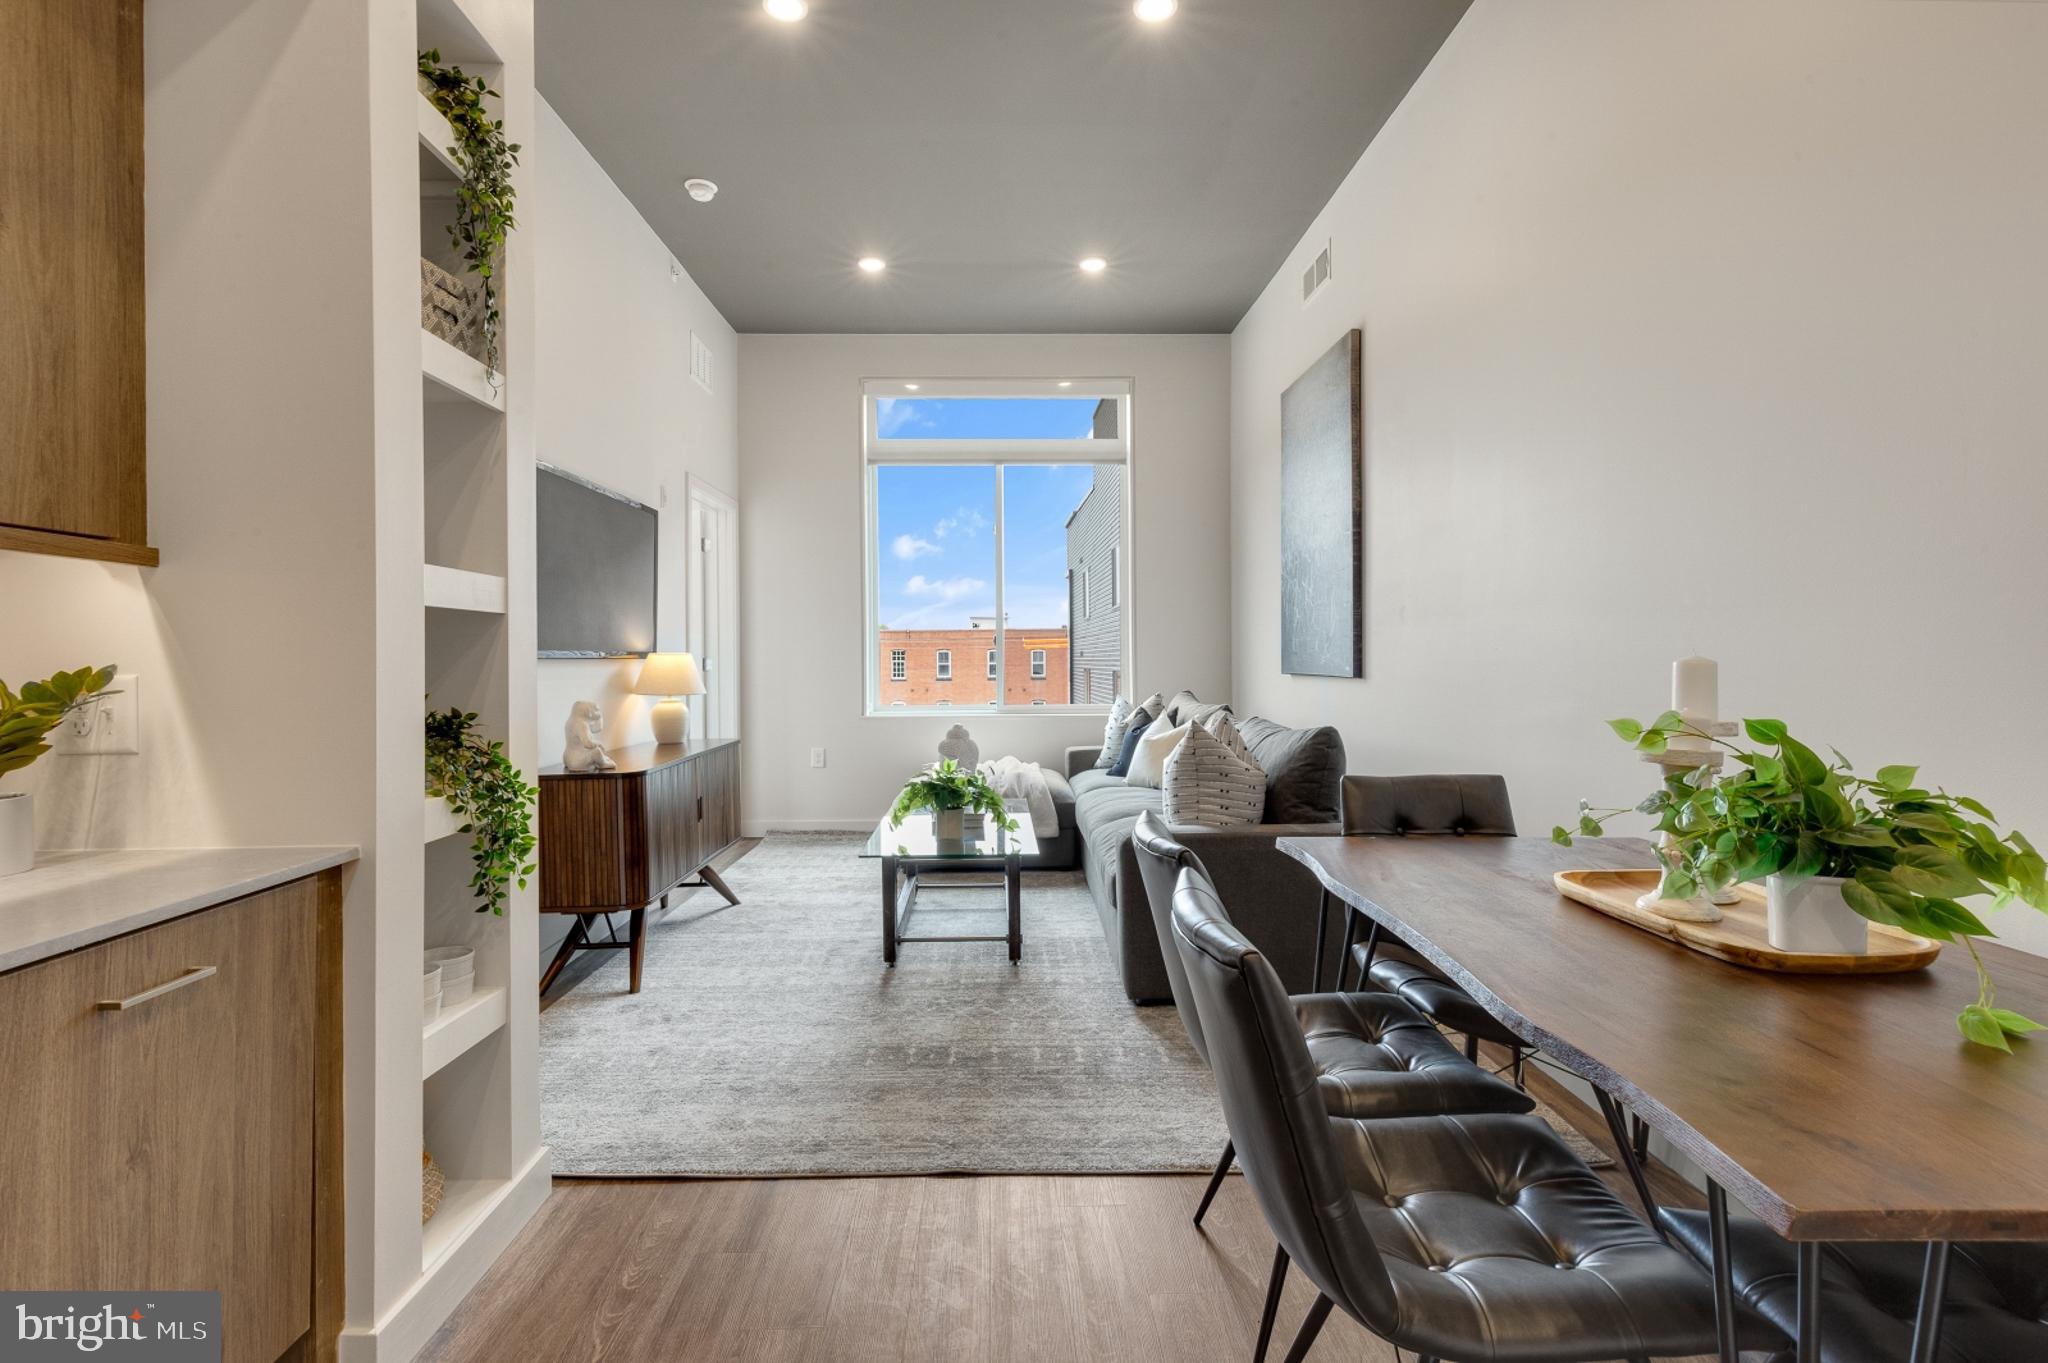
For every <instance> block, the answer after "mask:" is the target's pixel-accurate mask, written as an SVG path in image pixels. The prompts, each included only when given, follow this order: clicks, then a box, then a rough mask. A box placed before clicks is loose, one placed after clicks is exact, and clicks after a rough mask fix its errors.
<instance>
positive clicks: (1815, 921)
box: [1764, 876, 1870, 956]
mask: <svg viewBox="0 0 2048 1363" xmlns="http://www.w3.org/2000/svg"><path fill="white" fill-rule="evenodd" d="M1847 883H1848V882H1847V881H1845V880H1843V879H1842V878H1841V877H1839V876H1811V877H1809V878H1807V879H1805V880H1801V881H1795V882H1792V883H1789V884H1788V883H1787V882H1786V880H1785V878H1784V877H1783V876H1771V877H1769V878H1768V879H1767V880H1765V881H1764V889H1765V891H1766V893H1767V894H1768V895H1769V903H1768V906H1767V922H1768V925H1769V932H1770V939H1771V945H1772V946H1774V947H1776V948H1777V949H1778V950H1780V951H1803V952H1811V953H1815V954H1825V955H1830V956H1863V955H1867V954H1868V953H1869V951H1870V920H1869V919H1867V918H1865V917H1864V916H1863V915H1862V914H1859V913H1857V912H1856V910H1854V909H1852V908H1850V907H1849V901H1848V900H1846V899H1844V898H1842V886H1843V885H1845V884H1847Z"/></svg>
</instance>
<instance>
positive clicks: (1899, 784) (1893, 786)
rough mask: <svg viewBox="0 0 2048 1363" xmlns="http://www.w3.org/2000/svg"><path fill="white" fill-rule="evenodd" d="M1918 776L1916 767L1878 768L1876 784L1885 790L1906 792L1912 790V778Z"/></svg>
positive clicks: (1918, 772) (1918, 770) (1918, 771)
mask: <svg viewBox="0 0 2048 1363" xmlns="http://www.w3.org/2000/svg"><path fill="white" fill-rule="evenodd" d="M1919 774H1920V768H1918V767H1879V768H1878V769H1877V783H1878V784H1879V785H1881V786H1883V787H1884V788H1885V789H1886V790H1891V791H1899V790H1908V789H1911V788H1912V785H1913V778H1914V777H1916V776H1918V775H1919Z"/></svg>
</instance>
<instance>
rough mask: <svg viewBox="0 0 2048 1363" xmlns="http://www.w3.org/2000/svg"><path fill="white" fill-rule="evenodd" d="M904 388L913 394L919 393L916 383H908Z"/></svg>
mask: <svg viewBox="0 0 2048 1363" xmlns="http://www.w3.org/2000/svg"><path fill="white" fill-rule="evenodd" d="M903 386H904V387H905V388H908V389H909V390H910V391H911V392H913V393H915V392H916V391H917V385H916V384H914V383H906V384H904V385H903Z"/></svg>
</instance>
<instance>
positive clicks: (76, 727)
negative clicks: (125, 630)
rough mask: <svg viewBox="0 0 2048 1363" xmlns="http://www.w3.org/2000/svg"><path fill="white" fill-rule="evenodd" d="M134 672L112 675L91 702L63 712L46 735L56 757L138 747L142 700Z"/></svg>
mask: <svg viewBox="0 0 2048 1363" xmlns="http://www.w3.org/2000/svg"><path fill="white" fill-rule="evenodd" d="M136 687H137V683H136V680H135V674H134V673H132V672H123V673H118V674H116V675H115V677H114V680H113V681H112V682H110V683H108V685H107V691H108V692H111V693H113V694H103V695H102V696H101V697H100V699H99V700H97V701H95V702H93V703H92V704H91V705H87V706H84V707H83V708H81V709H77V710H74V711H72V712H71V713H70V714H69V715H67V716H65V718H64V722H63V723H62V724H59V725H58V726H57V728H56V731H55V732H54V733H52V734H51V735H50V744H51V746H52V747H53V748H55V749H56V751H57V754H58V756H60V757H101V756H109V755H114V754H121V753H139V752H141V751H142V721H141V716H142V700H141V696H140V694H139V693H138V691H137V689H136Z"/></svg>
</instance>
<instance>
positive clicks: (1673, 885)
mask: <svg viewBox="0 0 2048 1363" xmlns="http://www.w3.org/2000/svg"><path fill="white" fill-rule="evenodd" d="M1609 727H1610V728H1612V729H1613V730H1614V732H1615V733H1616V734H1618V735H1619V736H1620V737H1621V738H1622V740H1623V741H1625V742H1627V743H1630V744H1633V745H1634V746H1635V748H1636V749H1637V750H1638V751H1639V752H1643V753H1649V754H1657V753H1663V752H1666V751H1668V750H1669V748H1670V741H1671V739H1672V738H1673V737H1674V736H1676V735H1680V734H1683V735H1686V736H1687V737H1688V738H1689V739H1691V740H1693V741H1695V742H1698V741H1699V740H1705V741H1707V742H1710V743H1712V744H1714V745H1715V746H1716V747H1719V748H1721V749H1723V750H1725V752H1726V754H1727V759H1726V760H1727V762H1728V769H1727V770H1726V771H1725V772H1716V771H1715V770H1714V769H1713V768H1712V767H1710V766H1707V765H1704V764H1703V765H1701V766H1698V767H1691V768H1679V769H1675V770H1670V771H1668V772H1667V774H1666V776H1665V779H1664V783H1663V786H1662V787H1661V788H1660V789H1658V790H1657V791H1655V792H1653V793H1652V794H1651V795H1650V796H1649V797H1648V798H1646V799H1645V800H1643V802H1642V803H1641V804H1639V805H1637V806H1636V807H1635V812H1637V813H1640V814H1646V815H1648V816H1650V817H1651V818H1652V819H1654V820H1656V828H1657V831H1658V832H1659V833H1662V834H1663V835H1664V846H1663V855H1664V857H1665V863H1666V868H1667V871H1666V876H1665V886H1664V889H1665V892H1666V893H1667V894H1669V895H1671V896H1673V897H1676V898H1690V897H1693V896H1695V895H1699V894H1701V893H1706V894H1709V895H1712V894H1717V893H1719V892H1721V891H1722V890H1724V889H1726V888H1727V887H1729V886H1731V885H1734V884H1736V883H1738V882H1754V881H1763V882H1764V883H1765V887H1766V890H1767V893H1768V895H1769V904H1768V912H1769V921H1770V936H1771V944H1772V945H1773V946H1775V947H1778V948H1779V949H1781V950H1789V951H1806V950H1823V951H1836V950H1841V949H1842V944H1844V943H1855V944H1856V945H1857V949H1861V936H1862V933H1863V931H1864V925H1865V922H1866V921H1867V922H1869V923H1885V924H1889V925H1891V926H1893V927H1898V928H1903V929H1905V930H1906V931H1907V932H1912V933H1917V934H1919V935H1920V936H1922V937H1928V938H1932V939H1934V940H1936V941H1940V942H1954V941H1960V942H1961V943H1962V944H1963V946H1964V947H1965V948H1967V949H1968V951H1969V953H1970V959H1971V961H1972V962H1974V963H1975V965H1976V967H1977V1001H1976V1002H1975V1003H1973V1004H1971V1005H1970V1006H1969V1007H1967V1008H1965V1009H1963V1011H1962V1013H1961V1014H1960V1015H1959V1016H1958V1017H1957V1019H1956V1026H1957V1027H1958V1028H1959V1029H1960V1030H1961V1031H1962V1034H1963V1035H1964V1036H1965V1037H1967V1038H1968V1039H1969V1040H1971V1041H1973V1042H1975V1043H1977V1044H1978V1045H1980V1046H1990V1047H1993V1048H1995V1049H1997V1050H2002V1051H2008V1050H2010V1049H2012V1048H2011V1046H2010V1045H2009V1043H2008V1041H2007V1038H2008V1037H2013V1036H2025V1035H2026V1034H2027V1033H2029V1032H2036V1031H2039V1030H2041V1024H2040V1023H2038V1022H2035V1021H2034V1020H2033V1019H2031V1018H2027V1017H2023V1016H2021V1015H2020V1014H2018V1013H2015V1012H2012V1011H2011V1010H2009V1009H2004V1008H2000V1007H1998V1006H1997V1002H1996V991H1995V989H1994V988H1993V985H1992V980H1991V975H1990V972H1989V971H1987V970H1986V969H1985V967H1984V960H1983V957H1982V956H1981V955H1979V954H1978V951H1977V946H1976V942H1975V940H1974V939H1975V938H1978V937H1990V936H1993V935H1994V934H1993V933H1992V931H1991V929H1990V928H1989V927H1987V926H1985V924H1984V921H1983V920H1982V919H1980V918H1979V917H1977V915H1976V914H1975V913H1973V912H1971V911H1970V910H1969V909H1967V908H1965V907H1964V906H1963V904H1962V901H1963V900H1965V899H1973V898H1976V897H1978V896H1989V897H1990V898H1991V901H1992V905H1993V907H2003V906H2005V905H2006V904H2009V903H2011V902H2012V901H2013V900H2015V899H2017V900H2020V901H2022V902H2023V903H2026V904H2029V905H2031V906H2032V907H2034V908H2036V909H2042V910H2044V911H2048V867H2044V865H2043V862H2042V859H2041V855H2040V853H2038V852H2036V851H2035V850H2034V847H2033V844H2032V843H2030V842H2028V841H2027V839H2026V837H2025V836H2024V835H2023V834H2021V833H2019V832H2018V831H2017V830H2014V831H2010V832H2004V833H2001V832H2000V831H1999V829H1998V828H1997V827H1996V825H1997V819H1996V817H1995V816H1994V815H1993V814H1992V813H1991V811H1990V810H1989V809H1986V808H1985V807H1984V806H1983V805H1982V804H1980V803H1979V802H1978V801H1976V800H1972V799H1970V798H1968V797H1966V796H1961V795H1951V794H1949V793H1948V792H1947V791H1945V790H1940V789H1929V788H1927V787H1924V786H1922V785H1921V784H1920V783H1919V768H1917V767H1909V766H1889V767H1880V768H1878V770H1877V773H1876V774H1875V775H1874V776H1869V777H1865V776H1859V775H1857V773H1856V771H1855V770H1854V767H1853V765H1852V764H1851V763H1850V761H1849V759H1848V758H1846V757H1843V756H1842V754H1841V753H1839V752H1835V753H1834V760H1833V761H1832V762H1829V761H1823V760H1822V759H1821V757H1820V755H1819V754H1817V753H1816V752H1814V750H1813V749H1812V748H1810V747H1808V746H1807V745H1806V744H1804V743H1801V742H1800V741H1799V740H1798V739H1796V738H1794V737H1792V735H1791V734H1790V733H1788V732H1787V731H1786V726H1785V725H1784V724H1783V723H1782V722H1781V721H1779V720H1775V719H1748V720H1744V721H1743V722H1742V728H1743V732H1744V733H1745V734H1746V735H1747V736H1748V738H1749V740H1750V742H1751V743H1754V744H1757V745H1758V747H1756V748H1747V747H1743V746H1741V745H1740V744H1737V743H1732V742H1728V741H1726V740H1723V739H1720V738H1715V737H1713V736H1712V735H1709V734H1706V733H1704V732H1702V731H1701V730H1700V729H1698V728H1696V727H1693V726H1689V725H1687V724H1686V722H1685V720H1684V719H1683V718H1682V717H1681V716H1680V715H1679V714H1678V713H1677V712H1676V711H1666V712H1665V713H1664V714H1662V715H1660V716H1658V717H1657V719H1655V720H1654V721H1652V722H1651V723H1649V724H1641V723H1638V722H1637V721H1635V720H1632V719H1617V720H1611V721H1609ZM1627 812H1628V811H1626V810H1596V809H1594V808H1593V807H1592V806H1590V805H1589V804H1587V803H1586V802H1585V801H1583V800H1582V801H1580V802H1579V816H1578V827H1577V831H1578V832H1579V833H1581V834H1584V835H1585V836H1588V837H1599V836H1601V835H1602V834H1603V833H1604V832H1605V831H1606V830H1605V828H1604V821H1605V820H1606V819H1609V818H1613V817H1615V816H1616V815H1619V814H1623V813H1627ZM1551 838H1552V840H1553V841H1556V842H1559V843H1562V844H1563V845H1565V846H1567V847H1569V846H1570V845H1571V842H1572V831H1571V830H1568V829H1565V828H1563V827H1559V828H1556V829H1554V830H1552V832H1551ZM1852 920H1853V921H1852ZM1845 924H1847V925H1848V926H1845Z"/></svg>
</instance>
